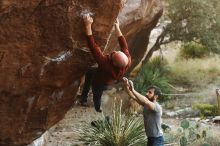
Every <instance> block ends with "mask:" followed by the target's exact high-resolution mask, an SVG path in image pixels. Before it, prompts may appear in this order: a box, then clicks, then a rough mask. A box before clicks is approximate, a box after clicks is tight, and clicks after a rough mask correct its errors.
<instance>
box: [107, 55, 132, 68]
mask: <svg viewBox="0 0 220 146" xmlns="http://www.w3.org/2000/svg"><path fill="white" fill-rule="evenodd" d="M111 59H112V62H113V65H114V66H117V67H119V68H124V67H126V66H127V65H128V57H127V56H126V55H125V54H124V53H123V52H121V51H114V52H112V54H111Z"/></svg>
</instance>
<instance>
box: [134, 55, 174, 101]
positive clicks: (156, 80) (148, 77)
mask: <svg viewBox="0 0 220 146" xmlns="http://www.w3.org/2000/svg"><path fill="white" fill-rule="evenodd" d="M168 72H169V68H168V67H167V61H166V60H165V59H161V58H160V57H155V58H152V59H151V60H150V61H149V62H148V63H146V64H144V65H143V66H142V68H141V70H140V72H139V74H138V75H137V77H136V78H135V80H134V85H135V89H137V91H139V92H140V93H142V94H143V95H145V93H146V89H147V87H148V86H151V85H155V86H158V87H159V88H160V89H161V90H162V92H163V93H170V87H169V86H168V79H167V78H166V77H165V76H164V75H165V74H167V73H168ZM159 100H160V101H161V100H162V99H159ZM163 100H165V97H164V98H163ZM163 100H162V101H163Z"/></svg>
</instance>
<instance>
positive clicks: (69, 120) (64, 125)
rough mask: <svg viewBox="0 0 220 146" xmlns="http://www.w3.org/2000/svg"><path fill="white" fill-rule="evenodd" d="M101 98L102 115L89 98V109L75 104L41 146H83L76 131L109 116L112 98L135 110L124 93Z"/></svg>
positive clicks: (177, 122) (176, 124) (216, 128)
mask: <svg viewBox="0 0 220 146" xmlns="http://www.w3.org/2000/svg"><path fill="white" fill-rule="evenodd" d="M109 95H111V96H109ZM103 96H104V97H103V103H102V104H103V107H104V108H103V113H104V114H103V113H97V112H95V109H94V107H93V103H92V99H91V98H89V107H81V106H79V105H78V104H77V103H75V106H73V107H72V109H71V110H69V111H68V112H67V113H66V115H65V118H64V119H63V120H61V121H60V122H59V123H58V124H56V125H55V126H53V127H52V128H51V129H50V130H48V131H47V132H46V133H45V141H46V143H45V144H44V145H43V146H83V143H82V142H79V141H78V136H79V135H78V132H77V129H80V128H81V127H82V126H83V124H84V122H87V123H91V121H93V120H97V119H99V118H101V117H103V116H104V115H110V114H111V107H112V99H113V98H114V97H116V98H117V97H118V98H121V99H122V98H124V100H125V101H127V102H125V103H124V104H125V105H124V110H126V107H127V106H133V108H134V109H135V108H136V105H129V104H128V101H129V100H126V99H128V98H127V97H126V93H123V92H116V91H111V92H110V93H107V94H104V95H103ZM109 99H110V100H109ZM126 104H127V105H126ZM131 109H132V108H131ZM180 122H181V120H180V119H176V118H163V123H166V124H169V125H170V126H171V127H172V128H173V129H176V128H177V127H179V125H180ZM213 132H214V133H217V134H220V125H218V126H214V127H213Z"/></svg>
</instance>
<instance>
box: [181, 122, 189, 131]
mask: <svg viewBox="0 0 220 146" xmlns="http://www.w3.org/2000/svg"><path fill="white" fill-rule="evenodd" d="M181 127H182V128H183V129H187V128H189V121H188V120H183V121H181Z"/></svg>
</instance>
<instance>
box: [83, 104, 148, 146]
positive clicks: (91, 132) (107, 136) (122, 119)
mask: <svg viewBox="0 0 220 146" xmlns="http://www.w3.org/2000/svg"><path fill="white" fill-rule="evenodd" d="M118 103H120V102H117V104H116V102H115V104H114V107H113V116H112V119H110V120H106V118H104V119H102V120H98V121H96V124H95V125H96V126H95V127H94V126H91V125H90V124H88V123H86V124H85V125H84V126H83V129H80V130H79V134H80V139H79V140H80V141H82V142H85V143H86V144H89V145H95V146H144V145H146V141H147V140H146V136H145V133H144V122H143V118H142V117H136V116H132V115H130V116H125V115H122V110H121V107H122V102H121V104H118Z"/></svg>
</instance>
